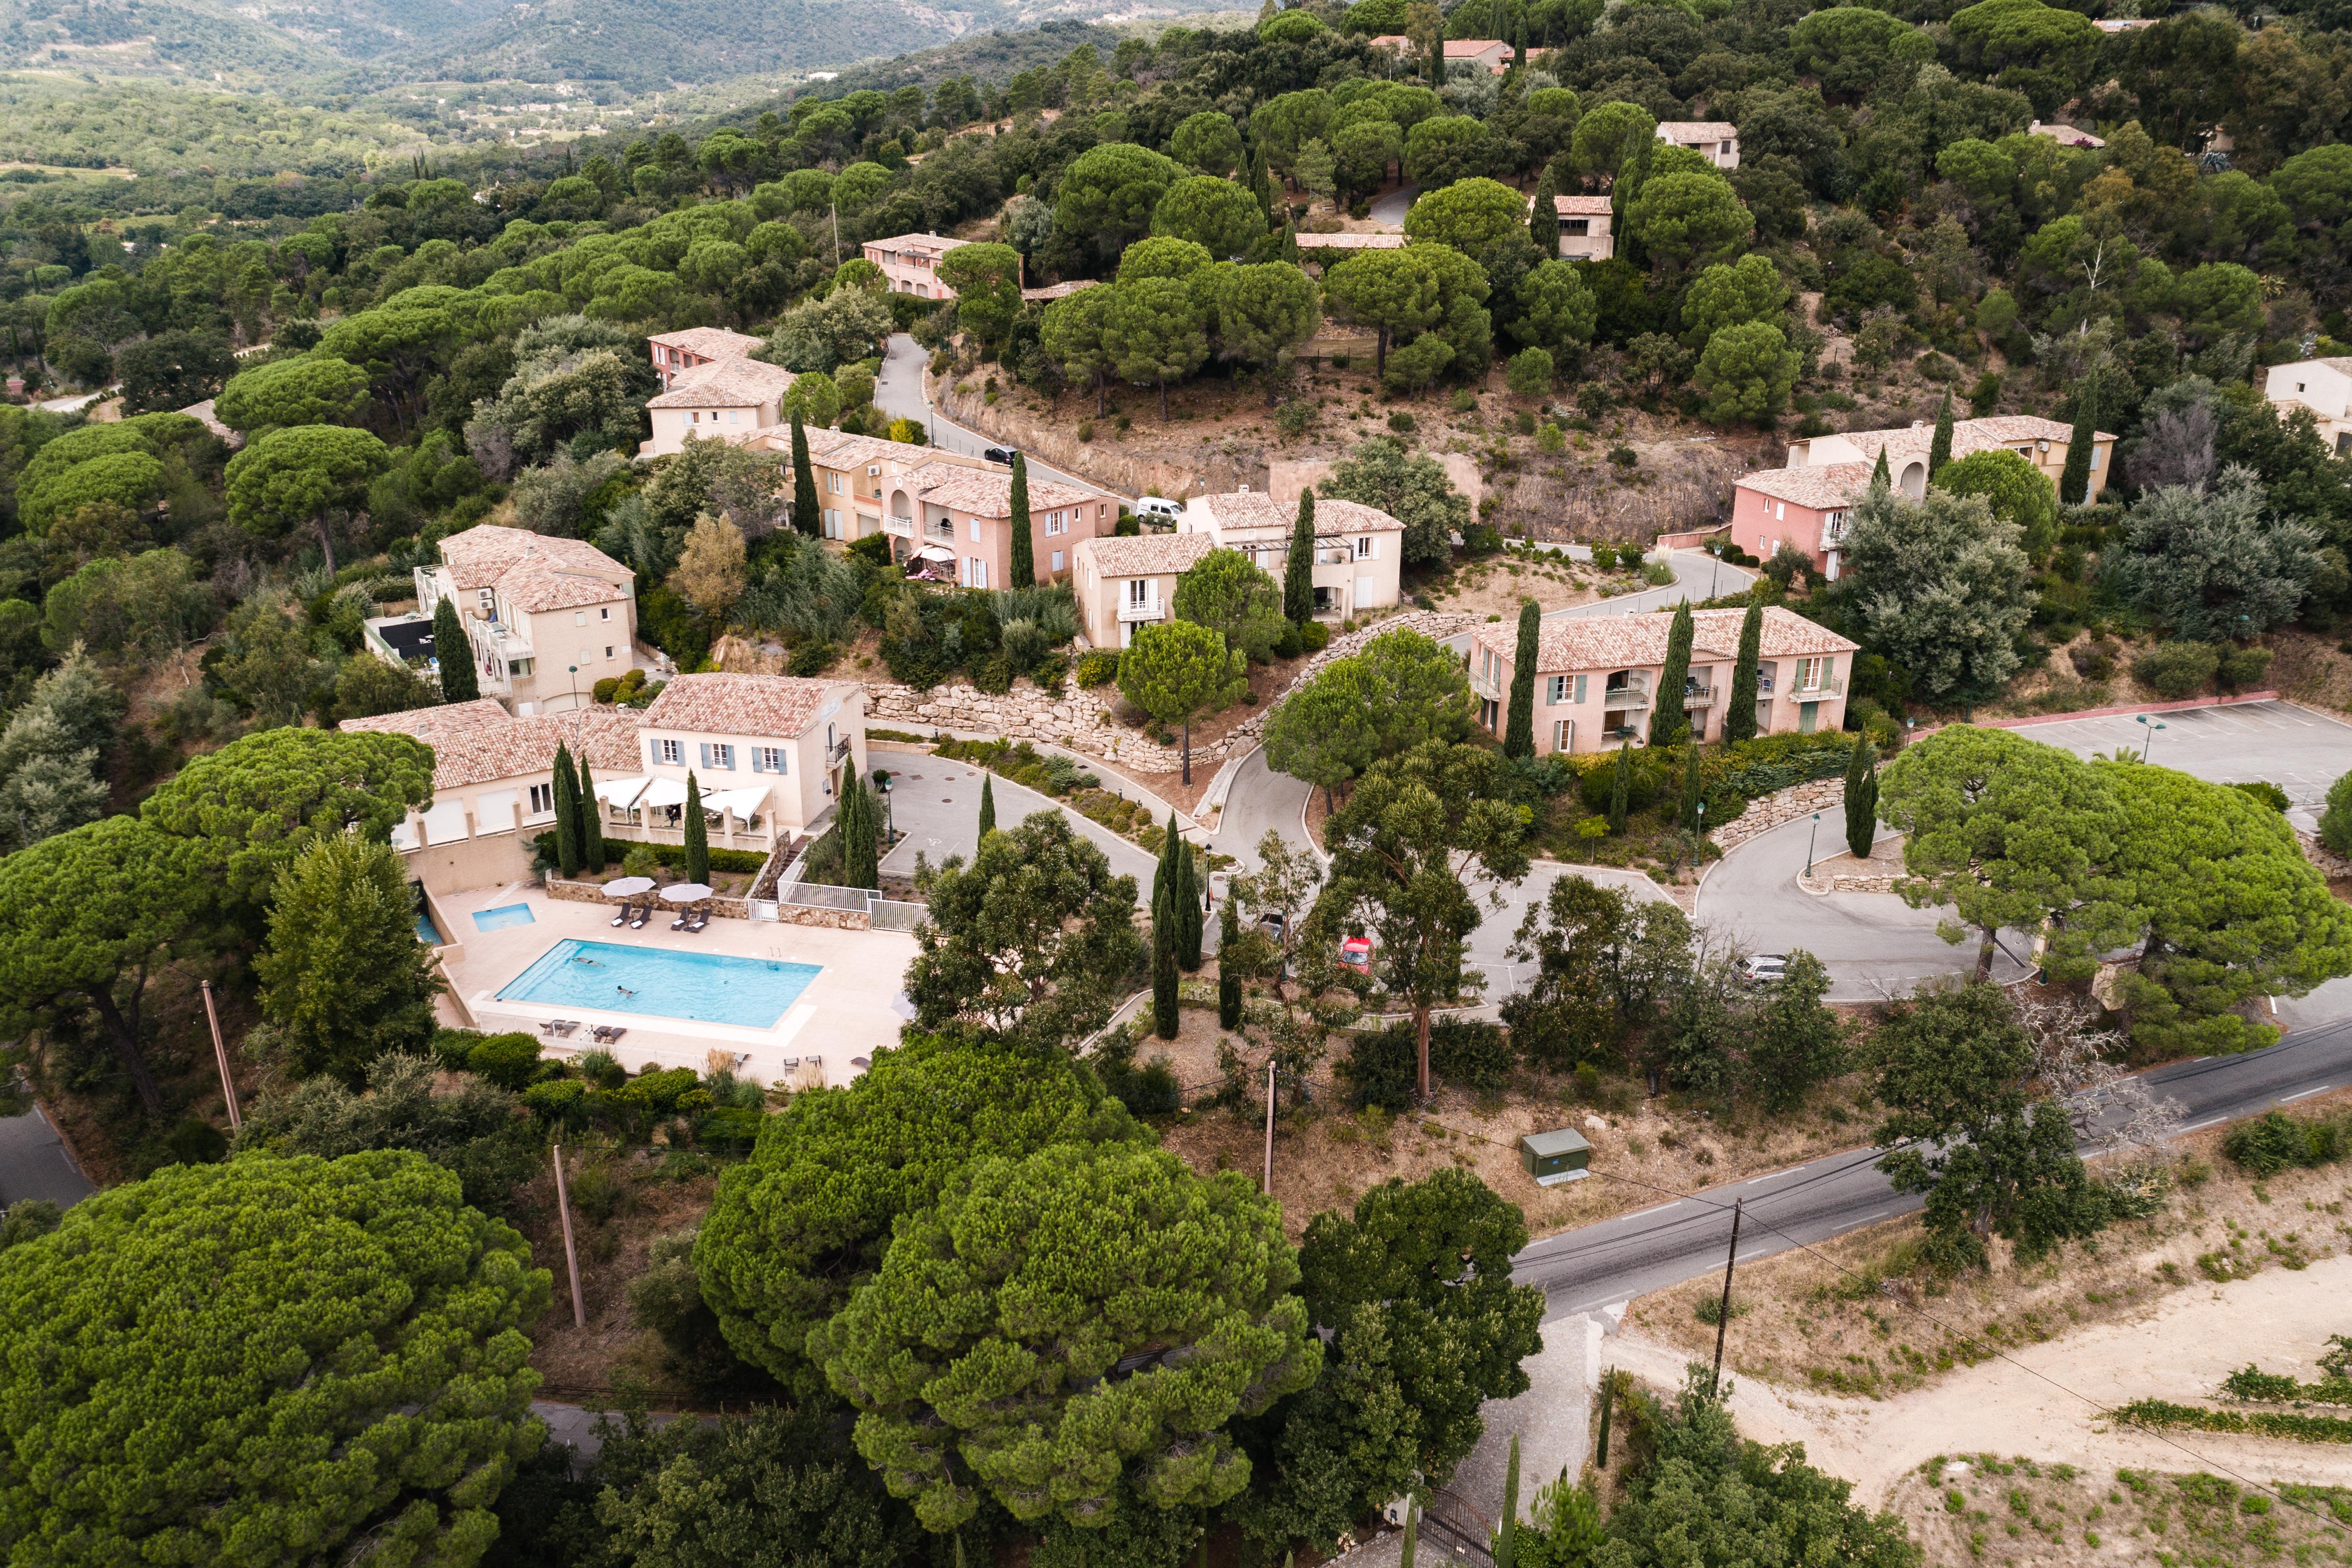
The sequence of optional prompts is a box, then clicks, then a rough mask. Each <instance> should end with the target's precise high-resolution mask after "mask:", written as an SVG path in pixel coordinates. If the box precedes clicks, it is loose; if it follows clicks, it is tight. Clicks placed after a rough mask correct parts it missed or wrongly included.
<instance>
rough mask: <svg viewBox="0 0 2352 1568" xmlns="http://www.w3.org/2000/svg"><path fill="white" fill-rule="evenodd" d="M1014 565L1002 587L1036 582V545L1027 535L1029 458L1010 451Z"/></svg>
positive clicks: (1027, 584)
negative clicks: (1011, 459)
mask: <svg viewBox="0 0 2352 1568" xmlns="http://www.w3.org/2000/svg"><path fill="white" fill-rule="evenodd" d="M1012 526H1013V566H1012V569H1011V570H1010V571H1009V572H1008V573H1007V574H1006V579H1007V580H1006V582H1005V584H1004V585H1005V586H1006V587H1008V588H1027V587H1032V586H1034V585H1035V584H1036V581H1037V553H1036V552H1037V547H1036V545H1035V544H1034V542H1032V541H1031V540H1030V537H1029V461H1028V459H1027V458H1024V457H1023V456H1022V455H1021V454H1020V453H1018V452H1015V453H1013V519H1012Z"/></svg>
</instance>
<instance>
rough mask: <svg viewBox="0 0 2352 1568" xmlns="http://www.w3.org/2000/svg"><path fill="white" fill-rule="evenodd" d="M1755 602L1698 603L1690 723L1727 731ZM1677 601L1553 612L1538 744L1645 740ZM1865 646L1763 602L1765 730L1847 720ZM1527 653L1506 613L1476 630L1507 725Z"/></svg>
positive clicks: (1483, 703) (1545, 748)
mask: <svg viewBox="0 0 2352 1568" xmlns="http://www.w3.org/2000/svg"><path fill="white" fill-rule="evenodd" d="M1746 616H1747V612H1746V611H1745V610H1698V611H1695V612H1693V614H1692V617H1691V619H1692V637H1691V657H1690V670H1689V674H1688V675H1687V676H1686V677H1685V679H1684V682H1683V706H1684V708H1685V710H1686V711H1687V712H1688V713H1689V714H1690V721H1691V734H1692V736H1693V738H1694V739H1697V740H1702V741H1712V740H1719V739H1721V738H1722V734H1723V714H1724V711H1725V705H1726V703H1727V700H1728V699H1729V696H1730V690H1731V676H1732V670H1733V668H1734V667H1735V666H1736V665H1737V664H1738V660H1739V627H1740V623H1741V621H1742V620H1743V619H1744V618H1745V617H1746ZM1674 620H1675V616H1674V612H1673V611H1671V610H1659V611H1655V612H1653V613H1650V614H1646V615H1633V616H1593V617H1589V618H1584V617H1577V618H1569V619H1564V620H1548V621H1546V622H1544V623H1543V632H1542V635H1541V637H1539V638H1538V642H1537V658H1536V692H1535V731H1536V748H1537V750H1538V752H1598V751H1605V750H1607V749H1608V748H1610V747H1612V746H1615V745H1617V744H1619V743H1620V742H1624V741H1628V740H1630V741H1632V742H1633V743H1634V744H1636V745H1641V744H1643V743H1644V742H1645V741H1646V738H1647V736H1648V734H1649V725H1650V715H1651V713H1652V712H1653V711H1654V709H1655V707H1656V703H1657V697H1658V681H1659V679H1660V678H1661V677H1662V676H1663V675H1664V671H1665V663H1666V641H1667V637H1668V635H1669V634H1670V632H1671V631H1672V629H1673V626H1674ZM1860 649H1861V645H1859V644H1857V643H1854V642H1851V641H1849V640H1847V639H1846V638H1844V637H1840V636H1838V635H1837V634H1836V633H1835V632H1832V631H1831V630H1829V629H1828V628H1827V627H1825V626H1817V625H1815V624H1814V623H1813V622H1811V621H1809V620H1806V619H1805V618H1804V617H1803V616H1799V615H1797V614H1795V613H1794V612H1792V611H1790V610H1785V609H1782V608H1781V607H1780V606H1779V605H1768V606H1767V607H1766V608H1765V611H1764V624H1763V640H1762V645H1761V657H1760V658H1759V662H1758V664H1757V673H1756V732H1757V733H1758V734H1759V735H1779V734H1785V733H1787V732H1789V731H1797V732H1798V733H1800V734H1807V735H1810V734H1811V733H1813V732H1814V731H1817V730H1840V729H1843V728H1844V727H1845V700H1846V679H1847V676H1848V673H1849V671H1850V668H1851V665H1852V661H1853V656H1854V655H1855V654H1856V653H1857V652H1859V651H1860ZM1517 658H1518V628H1517V626H1516V625H1514V624H1513V623H1511V622H1507V621H1498V622H1494V623H1491V624H1489V625H1486V626H1480V627H1478V628H1477V629H1476V630H1475V631H1474V632H1473V633H1472V634H1471V637H1470V670H1469V674H1470V689H1471V691H1472V693H1473V694H1474V695H1475V696H1476V697H1477V699H1478V703H1479V721H1480V722H1481V723H1482V724H1484V725H1486V728H1487V729H1489V730H1491V731H1494V732H1495V733H1496V734H1500V733H1501V732H1502V731H1503V728H1504V725H1505V722H1506V715H1507V709H1508V705H1509V701H1510V692H1511V682H1512V679H1513V676H1514V674H1515V673H1516V667H1517Z"/></svg>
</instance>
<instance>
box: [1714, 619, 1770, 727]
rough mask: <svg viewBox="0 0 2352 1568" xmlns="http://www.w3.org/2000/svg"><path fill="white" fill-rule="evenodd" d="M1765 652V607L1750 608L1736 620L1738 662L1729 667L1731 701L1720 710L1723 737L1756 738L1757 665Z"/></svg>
mask: <svg viewBox="0 0 2352 1568" xmlns="http://www.w3.org/2000/svg"><path fill="white" fill-rule="evenodd" d="M1763 652H1764V606H1763V605H1753V604H1751V605H1748V614H1747V615H1745V616H1741V617H1740V621H1739V662H1738V663H1737V664H1735V665H1733V666H1732V667H1731V698H1730V700H1729V701H1728V702H1727V703H1726V704H1725V706H1724V710H1723V738H1724V739H1725V740H1727V741H1752V740H1754V739H1755V738H1756V666H1757V664H1758V662H1759V660H1760V659H1761V658H1762V657H1763Z"/></svg>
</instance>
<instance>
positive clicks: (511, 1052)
mask: <svg viewBox="0 0 2352 1568" xmlns="http://www.w3.org/2000/svg"><path fill="white" fill-rule="evenodd" d="M547 1065H548V1066H550V1067H553V1066H554V1065H555V1064H554V1063H552V1062H550V1063H548V1064H547ZM540 1066H541V1063H540V1058H539V1041H538V1040H536V1039H534V1038H533V1037H530V1036H529V1035H525V1034H521V1033H515V1034H508V1035H491V1036H488V1037H485V1038H483V1039H481V1040H478V1041H477V1042H476V1043H475V1045H474V1047H473V1048H472V1049H471V1050H469V1051H467V1053H466V1070H467V1072H470V1073H472V1074H473V1075H474V1076H475V1077H476V1078H479V1079H488V1080H489V1081H490V1082H492V1083H494V1084H497V1085H498V1086H499V1088H500V1089H512V1090H518V1091H519V1090H521V1089H528V1088H529V1087H530V1084H531V1081H532V1080H533V1079H537V1078H538V1077H539V1076H540V1071H539V1069H540ZM558 1070H561V1069H558Z"/></svg>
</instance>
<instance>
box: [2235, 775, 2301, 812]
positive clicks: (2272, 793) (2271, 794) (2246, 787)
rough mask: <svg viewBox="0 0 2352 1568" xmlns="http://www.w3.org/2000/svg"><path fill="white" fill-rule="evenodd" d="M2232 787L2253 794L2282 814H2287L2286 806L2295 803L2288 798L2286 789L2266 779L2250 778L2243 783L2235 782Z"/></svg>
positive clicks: (2244, 793)
mask: <svg viewBox="0 0 2352 1568" xmlns="http://www.w3.org/2000/svg"><path fill="white" fill-rule="evenodd" d="M2230 787H2231V789H2233V790H2236V791H2238V792H2240V793H2241V794H2242V795H2252V796H2253V797H2254V798H2255V799H2256V800H2258V801H2261V802H2262V803H2263V805H2267V806H2269V807H2270V808H2271V809H2272V810H2273V811H2275V812H2277V813H2278V814H2279V815H2281V816H2284V815H2286V808H2287V807H2288V806H2290V805H2294V802H2293V801H2291V800H2289V799H2287V797H2286V791H2284V790H2283V789H2281V788H2279V786H2278V785H2276V784H2272V783H2270V782H2269V781H2268V780H2266V779H2248V780H2247V781H2245V782H2244V783H2242V784H2231V786H2230Z"/></svg>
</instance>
